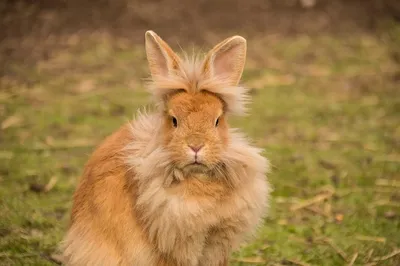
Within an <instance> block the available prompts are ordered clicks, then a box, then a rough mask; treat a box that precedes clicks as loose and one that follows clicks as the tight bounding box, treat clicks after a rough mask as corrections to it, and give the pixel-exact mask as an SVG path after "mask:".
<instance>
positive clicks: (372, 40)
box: [0, 28, 400, 266]
mask: <svg viewBox="0 0 400 266" xmlns="http://www.w3.org/2000/svg"><path fill="white" fill-rule="evenodd" d="M394 31H397V32H399V31H400V29H399V28H395V29H394ZM390 36H395V34H392V35H390V32H388V31H387V32H383V33H382V34H380V35H379V37H378V36H375V35H367V34H366V35H359V36H349V37H337V36H336V37H335V36H320V37H315V38H310V37H307V36H298V37H293V38H275V39H274V40H273V42H272V41H271V42H270V40H268V39H267V40H254V43H256V42H257V41H259V42H258V43H257V45H265V46H264V47H268V48H266V49H265V53H263V54H262V56H261V57H262V58H263V59H265V61H264V63H265V64H263V66H264V67H258V66H259V64H258V65H257V64H256V63H254V62H255V61H252V58H251V56H250V58H249V64H248V67H247V68H246V72H245V73H244V76H243V81H244V82H245V83H246V84H249V85H251V86H254V87H256V88H257V89H255V90H254V95H253V103H252V104H251V113H250V116H248V117H243V118H232V120H231V123H232V124H233V125H234V126H237V127H240V128H242V129H243V130H244V131H245V132H246V133H247V134H248V135H249V136H251V138H252V139H254V141H255V142H256V143H257V145H259V146H260V147H263V148H265V155H266V156H267V157H268V158H269V159H270V161H271V163H272V165H273V167H272V172H271V174H270V175H269V177H268V178H269V181H270V183H271V184H272V186H273V187H274V192H273V195H272V196H273V197H272V201H271V209H270V212H269V216H268V218H266V220H265V222H264V225H263V227H262V228H261V229H260V231H259V234H258V235H257V237H256V238H255V239H254V241H252V242H250V243H248V244H247V245H244V246H243V248H242V249H241V250H240V251H239V252H237V253H235V254H234V256H233V257H232V265H235V266H242V265H253V264H255V263H258V265H303V264H304V265H306V264H309V265H346V264H347V263H348V262H349V260H350V259H351V258H352V257H353V255H354V254H358V255H357V258H356V260H355V262H354V265H364V264H365V263H366V260H367V259H368V253H369V252H371V250H373V253H372V255H371V258H370V260H369V262H372V260H373V259H377V258H379V257H382V256H385V255H388V254H390V253H391V252H392V251H393V250H395V249H399V248H400V188H399V182H400V115H399V114H400V92H399V89H400V87H399V80H398V79H399V77H398V75H399V72H398V71H399V70H398V64H397V63H396V62H395V61H394V59H392V55H393V53H395V52H398V51H396V49H397V47H399V44H400V42H399V40H398V39H397V40H396V39H393V38H390ZM251 43H252V41H251V40H249V46H250V47H249V49H252V44H251ZM258 50H259V51H260V50H261V49H258ZM250 55H251V52H250ZM254 56H255V57H260V55H254ZM144 60H145V57H144V53H143V47H130V46H126V45H118V41H117V40H113V41H112V40H102V41H101V42H92V41H90V42H89V41H88V42H87V43H86V44H85V45H80V46H77V47H70V48H66V49H65V50H63V51H60V52H59V53H57V54H55V55H54V56H52V57H51V58H50V59H49V60H48V61H44V62H38V64H37V65H36V66H35V67H27V66H22V65H15V66H12V67H13V70H14V73H16V74H15V75H14V76H10V77H5V78H3V79H2V81H1V86H2V89H1V90H0V117H1V119H0V121H2V125H3V126H4V125H5V127H6V128H4V129H1V131H0V145H1V150H0V207H1V211H0V264H1V265H52V262H51V261H50V260H49V259H48V256H49V255H50V254H52V253H53V252H54V250H55V248H56V245H57V243H58V242H59V241H60V240H61V238H62V236H63V233H64V232H65V229H66V226H67V223H68V219H69V208H70V207H71V199H72V193H73V191H74V188H75V184H76V179H77V177H78V176H79V175H80V173H81V171H82V168H83V165H84V163H85V162H86V160H87V159H88V156H89V155H90V153H91V152H92V151H93V149H94V146H95V145H97V144H98V143H99V142H100V141H101V140H102V139H103V138H104V137H106V136H107V135H108V134H110V133H111V132H112V131H114V130H116V129H117V128H118V127H119V126H120V125H121V124H122V123H124V122H126V121H127V120H128V119H131V118H132V117H133V114H134V113H135V111H136V109H137V108H139V107H140V106H142V105H147V104H148V103H149V99H150V98H149V95H148V94H147V92H146V91H144V88H143V83H142V82H141V78H144V77H146V71H147V66H146V62H145V61H144ZM266 66H267V67H266ZM396 71H397V72H396ZM396 75H397V76H396ZM10 121H11V122H10ZM10 123H11V124H10ZM7 124H8V125H7ZM54 178H56V180H57V182H56V184H55V186H54V187H53V188H52V189H51V190H50V191H48V192H43V191H42V192H35V191H34V189H32V188H31V186H32V184H34V185H35V184H36V185H37V184H42V185H45V184H47V183H48V182H49V180H51V179H54ZM382 180H383V181H387V180H389V181H395V182H397V183H395V184H394V185H395V186H385V185H384V184H381V183H382V182H383V181H382ZM326 193H331V194H332V195H331V196H329V197H327V199H326V200H324V201H319V202H316V203H315V204H313V205H311V209H312V210H311V209H310V208H307V207H305V208H301V209H298V210H295V211H293V210H291V208H292V207H293V206H296V205H297V204H299V203H301V202H303V201H306V200H308V199H313V198H315V197H317V196H318V195H325V194H326ZM393 216H394V217H393ZM366 237H370V238H366ZM329 243H333V246H332V245H330V244H329ZM334 247H337V248H336V249H335V248H334ZM337 249H340V250H342V251H343V253H344V255H345V257H346V259H347V260H348V261H347V262H346V261H345V260H344V258H342V257H341V255H340V254H339V253H340V252H339V251H338V250H337ZM296 263H297V264H296ZM299 263H300V264H299ZM399 264H400V255H397V256H393V257H392V258H389V259H385V260H383V261H381V262H376V265H399Z"/></svg>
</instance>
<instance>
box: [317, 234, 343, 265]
mask: <svg viewBox="0 0 400 266" xmlns="http://www.w3.org/2000/svg"><path fill="white" fill-rule="evenodd" d="M319 241H321V242H323V243H325V244H328V245H329V246H330V247H331V248H332V249H333V250H334V251H335V252H336V253H337V254H339V255H340V257H342V259H343V260H344V261H349V260H348V258H347V255H346V253H345V252H344V251H343V250H342V249H341V248H339V247H338V246H336V245H335V244H334V243H333V241H332V240H331V239H329V238H325V237H324V238H322V239H320V240H319Z"/></svg>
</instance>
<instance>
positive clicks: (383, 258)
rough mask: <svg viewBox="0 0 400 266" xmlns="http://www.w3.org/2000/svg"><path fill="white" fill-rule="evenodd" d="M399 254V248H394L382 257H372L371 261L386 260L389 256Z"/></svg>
mask: <svg viewBox="0 0 400 266" xmlns="http://www.w3.org/2000/svg"><path fill="white" fill-rule="evenodd" d="M399 254H400V249H395V250H393V251H392V253H390V254H388V255H386V256H383V257H376V258H374V259H372V261H375V262H377V261H384V260H388V259H390V258H392V257H394V256H397V255H399Z"/></svg>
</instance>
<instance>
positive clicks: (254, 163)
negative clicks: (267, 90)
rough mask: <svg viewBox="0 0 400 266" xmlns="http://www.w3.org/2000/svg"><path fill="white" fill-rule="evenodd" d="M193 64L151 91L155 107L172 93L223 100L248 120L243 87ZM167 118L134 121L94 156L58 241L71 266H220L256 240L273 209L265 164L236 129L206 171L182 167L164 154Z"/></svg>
mask: <svg viewBox="0 0 400 266" xmlns="http://www.w3.org/2000/svg"><path fill="white" fill-rule="evenodd" d="M203 66H204V65H203V64H202V62H201V61H199V60H198V59H197V58H196V57H193V58H192V59H188V58H187V59H186V60H185V61H183V62H181V66H180V67H181V69H180V71H179V72H176V73H175V74H171V75H169V76H168V77H165V76H164V77H163V76H155V77H153V79H152V81H151V83H150V84H149V89H150V91H152V92H153V95H155V96H156V100H157V102H156V103H157V104H158V105H159V106H163V105H165V96H167V95H169V94H170V93H171V92H173V91H176V90H184V91H185V92H186V93H188V94H198V93H201V92H203V91H208V92H211V93H214V94H216V95H218V97H220V98H221V99H222V101H223V102H224V104H225V105H226V107H227V111H228V112H232V113H243V112H244V111H245V103H246V102H247V100H248V98H247V95H246V91H245V90H244V89H243V88H242V87H240V86H231V85H229V86H228V85H227V82H226V80H225V79H224V78H221V77H209V76H205V75H204V74H203V72H202V71H203V69H202V68H203ZM163 134H164V131H163V113H162V112H160V110H158V111H156V112H154V113H147V112H138V115H137V117H136V119H135V120H134V121H133V122H131V123H128V124H126V125H124V126H122V127H121V128H120V129H119V130H117V131H116V132H115V133H113V134H112V135H111V136H109V137H108V138H107V139H106V140H105V141H104V142H103V143H102V144H101V145H100V146H99V147H98V148H97V149H96V151H95V152H94V153H93V155H92V156H91V158H90V159H89V161H88V163H87V164H86V166H85V170H84V173H83V176H82V178H81V179H80V182H79V184H78V187H77V189H76V191H75V194H74V205H73V209H72V215H71V224H70V227H69V229H68V232H67V234H66V236H65V238H64V240H63V242H62V250H63V255H64V258H65V263H66V264H67V265H138V266H158V265H164V266H174V265H177V266H219V265H228V260H229V255H230V254H231V252H232V251H233V250H235V249H236V248H238V246H239V244H240V243H242V241H244V240H246V239H247V237H248V236H252V235H253V234H254V232H256V230H257V228H258V226H259V225H261V224H262V220H263V217H264V215H265V214H266V212H267V210H268V200H269V194H270V187H269V184H268V182H267V180H266V174H267V172H268V171H269V163H268V160H267V159H266V158H265V157H263V156H262V155H261V152H262V150H260V149H258V148H255V147H253V146H252V145H251V144H250V143H249V141H248V140H247V139H246V138H245V136H244V135H243V134H241V133H240V132H239V130H237V129H230V130H229V131H228V133H227V134H228V144H227V146H226V148H225V149H224V151H223V152H222V154H221V156H220V159H219V162H218V164H216V165H214V166H213V167H212V168H210V169H208V170H207V171H202V172H198V173H192V172H188V171H186V170H185V169H182V168H180V167H177V165H176V164H175V161H174V154H172V153H171V151H170V150H168V149H167V148H166V147H165V146H164V145H163V141H164V139H163Z"/></svg>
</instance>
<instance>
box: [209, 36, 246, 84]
mask: <svg viewBox="0 0 400 266" xmlns="http://www.w3.org/2000/svg"><path fill="white" fill-rule="evenodd" d="M246 50H247V47H246V39H244V38H243V37H241V36H233V37H230V38H227V39H225V40H224V41H222V42H220V43H219V44H217V45H216V46H215V47H214V48H213V49H212V50H211V51H210V52H209V53H208V54H207V55H206V57H205V59H204V63H203V68H202V71H203V73H204V74H205V76H206V77H209V78H211V77H216V78H221V79H222V80H224V81H226V82H227V84H228V85H230V86H236V85H238V83H239V81H240V78H241V76H242V73H243V68H244V65H245V62H246Z"/></svg>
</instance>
